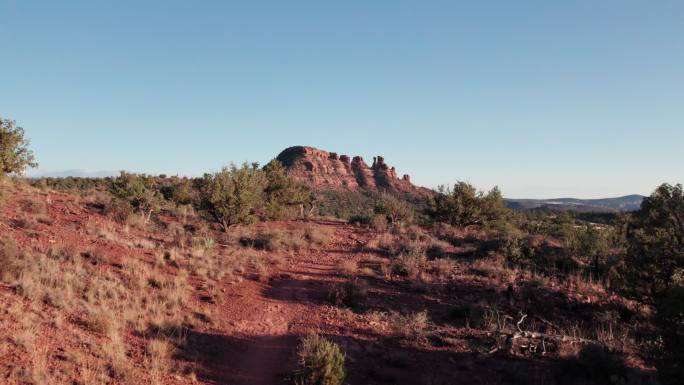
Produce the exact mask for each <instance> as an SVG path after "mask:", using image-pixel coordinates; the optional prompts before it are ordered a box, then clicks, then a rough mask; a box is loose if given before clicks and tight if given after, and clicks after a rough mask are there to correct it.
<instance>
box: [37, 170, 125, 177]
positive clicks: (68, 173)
mask: <svg viewBox="0 0 684 385" xmlns="http://www.w3.org/2000/svg"><path fill="white" fill-rule="evenodd" d="M117 175H119V172H118V171H87V170H66V171H52V172H36V173H29V174H28V177H29V178H67V177H74V178H105V177H108V176H117Z"/></svg>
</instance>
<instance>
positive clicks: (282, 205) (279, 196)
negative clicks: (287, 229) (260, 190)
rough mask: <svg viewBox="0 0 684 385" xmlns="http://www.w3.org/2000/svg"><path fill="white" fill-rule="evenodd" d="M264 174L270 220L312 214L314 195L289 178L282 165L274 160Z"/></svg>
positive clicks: (267, 210) (267, 166)
mask: <svg viewBox="0 0 684 385" xmlns="http://www.w3.org/2000/svg"><path fill="white" fill-rule="evenodd" d="M263 172H264V175H265V177H266V189H265V190H264V199H265V202H264V203H265V211H266V217H267V218H268V219H275V220H278V219H289V218H294V217H297V216H301V217H304V216H308V215H310V214H311V212H312V211H313V202H314V196H313V193H312V192H311V190H310V189H309V188H308V187H307V186H306V185H304V184H302V183H299V182H297V181H296V180H294V179H292V178H290V177H288V176H287V174H286V173H285V168H284V167H283V165H282V163H280V162H279V161H277V160H272V161H271V162H269V163H268V164H267V165H266V166H265V167H264V169H263Z"/></svg>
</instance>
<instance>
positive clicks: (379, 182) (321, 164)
mask: <svg viewBox="0 0 684 385" xmlns="http://www.w3.org/2000/svg"><path fill="white" fill-rule="evenodd" d="M276 159H277V160H279V161H280V162H281V163H282V164H283V165H284V166H285V168H286V169H287V172H288V174H289V175H290V176H292V177H294V178H296V179H299V180H301V181H302V182H305V183H307V184H309V185H310V186H311V187H313V188H315V189H320V190H336V189H349V190H353V191H356V190H359V189H362V188H364V189H369V190H372V191H388V192H406V193H411V194H417V195H425V194H426V192H427V191H429V190H427V189H424V188H421V187H416V186H414V185H413V184H411V180H410V178H409V176H408V175H404V176H403V178H401V179H399V178H398V177H397V172H396V169H395V168H394V167H390V166H388V165H387V164H386V163H385V159H384V158H383V157H382V156H376V157H374V158H373V165H372V166H371V167H368V165H367V164H366V162H365V161H364V160H363V158H362V157H361V156H355V157H354V158H353V159H352V160H351V161H350V160H349V156H347V155H340V156H338V154H337V153H335V152H327V151H323V150H319V149H317V148H313V147H305V146H295V147H290V148H287V149H285V150H284V151H283V152H281V153H280V155H278V157H277V158H276Z"/></svg>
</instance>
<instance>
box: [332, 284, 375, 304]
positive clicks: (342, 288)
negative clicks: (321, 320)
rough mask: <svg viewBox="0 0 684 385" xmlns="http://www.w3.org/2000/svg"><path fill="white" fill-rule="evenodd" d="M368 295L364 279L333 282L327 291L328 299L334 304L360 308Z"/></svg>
mask: <svg viewBox="0 0 684 385" xmlns="http://www.w3.org/2000/svg"><path fill="white" fill-rule="evenodd" d="M367 296H368V284H367V283H366V281H363V280H359V279H354V280H350V281H345V282H342V283H337V284H334V285H333V286H332V287H331V288H330V291H329V292H328V301H330V303H332V304H333V305H335V306H346V307H350V308H354V309H358V308H360V307H361V306H362V305H363V304H364V303H365V302H366V297H367Z"/></svg>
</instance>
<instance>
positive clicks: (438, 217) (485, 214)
mask: <svg viewBox="0 0 684 385" xmlns="http://www.w3.org/2000/svg"><path fill="white" fill-rule="evenodd" d="M427 214H428V216H429V217H430V219H432V220H433V221H435V222H441V223H448V224H450V225H452V226H460V227H468V226H473V225H487V224H490V223H492V222H495V221H500V220H502V219H504V218H505V217H506V215H507V214H508V209H507V208H506V203H505V202H504V200H503V197H502V196H501V192H500V191H499V189H498V188H496V187H494V188H493V189H492V190H490V191H489V192H488V193H486V194H485V193H484V192H482V191H478V190H477V189H476V188H475V187H473V186H472V185H470V184H468V183H466V182H458V183H456V185H454V188H453V190H452V189H449V188H445V187H444V186H440V187H439V189H438V193H437V194H436V195H435V196H433V197H431V198H430V199H429V200H428V208H427Z"/></svg>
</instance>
